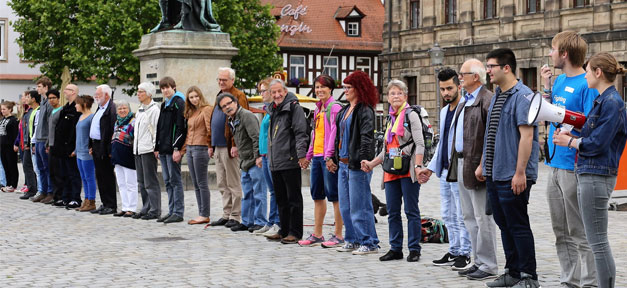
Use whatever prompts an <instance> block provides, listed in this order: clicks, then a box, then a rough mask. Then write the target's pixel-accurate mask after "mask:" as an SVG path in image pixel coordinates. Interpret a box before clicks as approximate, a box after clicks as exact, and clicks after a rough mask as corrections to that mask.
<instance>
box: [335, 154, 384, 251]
mask: <svg viewBox="0 0 627 288" xmlns="http://www.w3.org/2000/svg"><path fill="white" fill-rule="evenodd" d="M337 173H339V175H338V196H339V201H340V214H342V219H343V220H344V229H345V231H344V241H346V242H350V243H355V244H359V245H364V246H368V247H378V244H379V238H377V230H375V228H374V211H373V208H372V194H371V192H370V179H371V178H372V172H370V173H366V172H363V171H361V170H350V169H348V164H344V163H340V165H339V169H338V172H337Z"/></svg>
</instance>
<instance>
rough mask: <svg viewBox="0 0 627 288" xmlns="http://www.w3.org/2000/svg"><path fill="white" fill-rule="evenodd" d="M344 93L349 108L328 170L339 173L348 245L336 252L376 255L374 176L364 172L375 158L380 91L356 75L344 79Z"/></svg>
mask: <svg viewBox="0 0 627 288" xmlns="http://www.w3.org/2000/svg"><path fill="white" fill-rule="evenodd" d="M344 91H345V93H346V100H348V102H349V103H350V105H347V106H345V107H344V108H342V110H340V111H339V112H338V113H337V118H336V121H335V123H336V125H337V129H336V131H337V132H336V137H335V153H334V157H333V162H334V163H329V164H328V167H327V168H328V169H329V171H331V172H335V171H339V175H338V196H339V201H340V213H341V214H342V219H343V220H344V228H345V231H344V241H345V242H344V245H343V246H342V247H338V248H337V250H338V251H340V252H352V253H353V254H354V255H364V254H371V253H377V252H378V251H379V245H378V244H379V239H378V237H377V231H376V230H375V228H374V213H373V209H372V196H371V194H370V178H371V177H372V172H364V171H362V170H361V161H362V160H369V159H372V158H374V109H373V106H374V105H376V104H377V101H378V96H377V90H376V88H375V87H374V85H373V84H372V81H371V80H370V78H369V77H368V75H367V74H366V73H364V72H362V71H355V72H353V73H351V74H350V75H348V77H346V79H344ZM338 166H339V170H338Z"/></svg>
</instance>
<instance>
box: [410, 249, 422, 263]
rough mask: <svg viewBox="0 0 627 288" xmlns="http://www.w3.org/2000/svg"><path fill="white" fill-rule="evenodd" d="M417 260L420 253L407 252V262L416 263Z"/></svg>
mask: <svg viewBox="0 0 627 288" xmlns="http://www.w3.org/2000/svg"><path fill="white" fill-rule="evenodd" d="M418 260H420V252H418V251H409V256H407V262H418Z"/></svg>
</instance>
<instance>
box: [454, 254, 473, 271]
mask: <svg viewBox="0 0 627 288" xmlns="http://www.w3.org/2000/svg"><path fill="white" fill-rule="evenodd" d="M470 267H472V262H471V261H470V257H468V256H459V257H457V259H455V263H453V268H452V269H453V271H463V270H466V269H468V268H470Z"/></svg>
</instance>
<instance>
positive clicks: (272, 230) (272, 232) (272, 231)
mask: <svg viewBox="0 0 627 288" xmlns="http://www.w3.org/2000/svg"><path fill="white" fill-rule="evenodd" d="M280 229H281V227H279V225H276V224H274V225H272V228H270V229H268V231H266V232H264V233H263V234H261V235H263V236H264V237H270V236H274V235H276V234H278V233H279V230H280Z"/></svg>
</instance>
